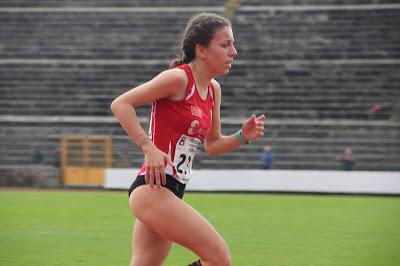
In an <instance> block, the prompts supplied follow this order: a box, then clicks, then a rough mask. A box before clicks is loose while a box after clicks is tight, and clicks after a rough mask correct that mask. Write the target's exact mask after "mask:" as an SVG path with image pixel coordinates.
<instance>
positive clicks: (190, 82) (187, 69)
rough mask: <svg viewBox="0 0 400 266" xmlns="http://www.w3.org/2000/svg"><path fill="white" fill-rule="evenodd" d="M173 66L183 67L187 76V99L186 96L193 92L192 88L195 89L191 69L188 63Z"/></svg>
mask: <svg viewBox="0 0 400 266" xmlns="http://www.w3.org/2000/svg"><path fill="white" fill-rule="evenodd" d="M175 68H180V69H183V70H185V72H186V76H187V78H188V85H187V87H186V93H185V99H187V98H188V96H190V95H192V94H193V93H194V90H195V86H194V78H193V73H192V70H191V69H190V67H189V65H188V64H183V65H180V66H176V67H175Z"/></svg>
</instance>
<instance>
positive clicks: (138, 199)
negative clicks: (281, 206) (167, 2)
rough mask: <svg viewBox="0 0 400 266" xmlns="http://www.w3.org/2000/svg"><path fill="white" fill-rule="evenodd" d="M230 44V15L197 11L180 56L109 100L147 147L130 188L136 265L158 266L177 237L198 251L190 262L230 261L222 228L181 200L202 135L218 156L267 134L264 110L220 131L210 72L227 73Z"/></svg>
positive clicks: (218, 264)
mask: <svg viewBox="0 0 400 266" xmlns="http://www.w3.org/2000/svg"><path fill="white" fill-rule="evenodd" d="M233 43H234V39H233V33H232V28H231V24H230V22H229V21H228V20H226V19H225V18H223V17H220V16H218V15H216V14H209V13H201V14H198V15H196V16H194V17H192V19H191V20H190V21H189V23H188V25H187V27H186V30H185V33H184V36H183V40H182V46H181V56H180V57H178V58H176V59H175V60H174V61H173V62H172V63H171V66H170V69H169V70H165V71H164V72H161V73H160V74H159V75H157V76H156V77H155V78H153V79H152V80H150V81H148V82H146V83H144V84H142V85H140V86H138V87H136V88H134V89H131V90H129V91H128V92H126V93H124V94H122V95H120V96H119V97H117V98H116V99H115V100H114V101H113V102H112V104H111V109H112V111H113V113H114V115H115V117H116V118H117V119H118V121H119V122H120V124H121V126H122V127H123V128H124V130H125V131H126V132H127V134H128V135H129V136H130V138H131V139H132V140H133V141H134V142H135V143H136V144H137V145H138V146H139V147H140V148H141V149H142V150H143V153H144V163H143V166H142V167H141V169H140V171H139V173H138V176H137V178H136V180H135V181H134V182H133V184H132V186H131V188H130V189H129V206H130V209H131V211H132V213H133V214H134V216H135V217H136V218H137V219H136V222H135V225H134V228H133V236H132V260H131V263H130V265H131V266H156V265H161V264H162V263H163V261H164V260H165V258H166V256H167V254H168V252H169V250H170V248H171V244H172V242H175V243H178V244H180V245H182V246H184V247H186V248H188V249H190V250H192V251H193V252H194V253H196V254H197V255H198V256H199V258H200V259H199V260H198V261H196V262H193V263H192V264H190V265H203V266H225V265H231V258H230V254H229V250H228V247H227V245H226V243H225V241H224V240H223V238H222V237H221V235H220V234H219V233H218V232H217V231H216V230H215V229H214V227H213V226H212V225H211V224H210V223H209V222H208V221H207V220H206V219H205V218H204V217H203V216H202V215H201V214H200V213H198V212H197V211H196V210H195V209H193V208H192V207H190V206H189V205H188V204H186V203H185V202H183V201H182V200H181V199H182V197H183V194H184V190H185V186H186V184H187V183H188V181H189V179H190V175H191V172H192V162H193V158H194V155H195V153H196V148H197V145H198V143H199V142H200V141H204V147H205V149H206V151H207V153H208V154H209V155H211V156H215V155H220V154H223V153H226V152H229V151H232V150H234V149H235V148H237V147H239V146H240V145H241V144H247V143H248V142H249V141H253V140H256V139H257V138H259V137H261V136H263V135H264V133H263V132H264V120H265V116H264V115H261V116H258V117H256V116H255V115H252V116H251V117H250V118H249V119H248V120H247V121H245V122H244V123H243V126H242V128H241V129H240V130H239V131H238V132H237V133H235V134H233V135H230V136H224V135H221V125H220V124H221V123H220V105H221V88H220V85H219V84H218V82H217V81H216V80H215V79H213V77H214V76H216V75H225V74H227V73H228V72H229V69H230V68H231V64H232V62H233V58H234V57H236V55H237V51H236V49H235V47H234V45H233ZM146 103H152V113H151V123H150V128H149V134H148V135H147V134H146V133H145V131H144V130H143V128H142V127H141V125H140V123H139V121H138V118H137V116H136V113H135V108H136V107H139V106H141V105H143V104H146Z"/></svg>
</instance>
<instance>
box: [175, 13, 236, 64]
mask: <svg viewBox="0 0 400 266" xmlns="http://www.w3.org/2000/svg"><path fill="white" fill-rule="evenodd" d="M223 27H231V23H230V21H229V20H227V19H225V18H223V17H221V16H219V15H217V14H213V13H200V14H197V15H195V16H193V17H192V18H191V19H190V20H189V22H188V25H187V26H186V29H185V31H184V33H183V38H182V42H181V51H180V54H178V55H177V56H176V58H175V59H174V60H172V61H171V63H170V65H169V67H170V68H173V67H175V66H179V65H182V64H188V63H190V62H191V61H193V60H194V59H195V58H196V50H195V49H196V44H201V45H203V46H204V47H208V45H209V44H210V41H211V39H212V38H213V37H214V33H215V32H216V31H217V30H219V29H220V28H223Z"/></svg>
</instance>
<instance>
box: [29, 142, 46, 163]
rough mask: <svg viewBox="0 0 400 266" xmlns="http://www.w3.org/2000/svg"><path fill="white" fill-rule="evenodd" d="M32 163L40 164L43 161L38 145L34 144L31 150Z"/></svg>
mask: <svg viewBox="0 0 400 266" xmlns="http://www.w3.org/2000/svg"><path fill="white" fill-rule="evenodd" d="M31 158H32V164H42V163H43V159H44V158H43V153H42V152H41V151H40V149H39V147H38V146H37V145H35V146H34V147H33V150H32V157H31Z"/></svg>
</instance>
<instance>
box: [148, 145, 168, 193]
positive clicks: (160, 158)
mask: <svg viewBox="0 0 400 266" xmlns="http://www.w3.org/2000/svg"><path fill="white" fill-rule="evenodd" d="M146 146H147V147H143V148H144V149H143V151H144V161H145V165H146V173H145V181H146V184H150V187H153V185H154V184H156V185H157V186H158V187H161V183H162V184H163V185H166V183H167V178H166V176H165V166H166V165H167V164H169V165H171V166H172V167H175V165H174V163H173V162H172V161H171V159H170V158H169V156H168V154H166V153H164V152H162V151H160V150H159V149H158V148H157V147H156V146H155V145H154V144H153V143H152V142H148V143H147V144H146Z"/></svg>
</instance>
